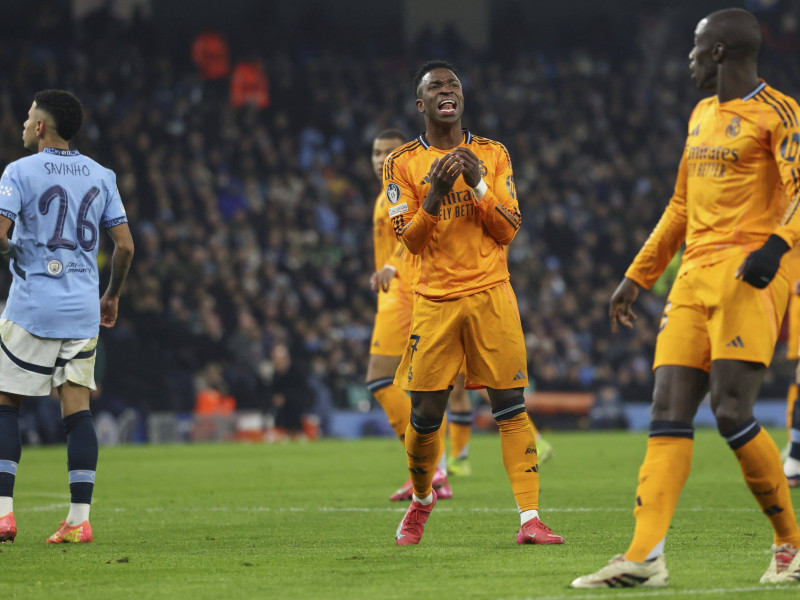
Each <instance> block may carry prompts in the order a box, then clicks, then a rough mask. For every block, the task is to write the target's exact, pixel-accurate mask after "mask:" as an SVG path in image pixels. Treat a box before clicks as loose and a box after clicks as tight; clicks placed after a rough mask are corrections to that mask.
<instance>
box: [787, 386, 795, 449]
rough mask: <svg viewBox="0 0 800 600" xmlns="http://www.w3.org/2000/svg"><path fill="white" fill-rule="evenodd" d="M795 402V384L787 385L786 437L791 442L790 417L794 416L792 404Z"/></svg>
mask: <svg viewBox="0 0 800 600" xmlns="http://www.w3.org/2000/svg"><path fill="white" fill-rule="evenodd" d="M795 402H797V384H796V383H792V384H791V385H789V390H788V391H787V392H786V435H787V436H788V437H789V441H790V442H791V441H792V415H793V414H794V403H795Z"/></svg>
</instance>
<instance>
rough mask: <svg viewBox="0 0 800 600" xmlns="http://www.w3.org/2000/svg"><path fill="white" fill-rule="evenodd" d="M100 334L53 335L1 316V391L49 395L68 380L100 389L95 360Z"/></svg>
mask: <svg viewBox="0 0 800 600" xmlns="http://www.w3.org/2000/svg"><path fill="white" fill-rule="evenodd" d="M96 350H97V336H95V337H93V338H91V339H82V340H76V339H50V338H42V337H39V336H36V335H33V334H32V333H30V332H28V331H26V330H25V329H24V328H22V327H20V326H19V325H17V324H16V323H14V322H13V321H9V320H7V319H0V392H5V393H7V394H19V395H22V396H49V395H50V391H51V390H52V388H54V387H58V386H60V385H61V384H63V383H64V382H65V381H70V382H72V383H76V384H78V385H82V386H85V387H87V388H89V389H90V390H94V389H96V386H95V382H94V363H95V359H96V356H97V352H96Z"/></svg>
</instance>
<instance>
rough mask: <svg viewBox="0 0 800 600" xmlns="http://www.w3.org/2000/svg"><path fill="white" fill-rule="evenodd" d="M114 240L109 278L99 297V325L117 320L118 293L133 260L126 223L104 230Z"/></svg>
mask: <svg viewBox="0 0 800 600" xmlns="http://www.w3.org/2000/svg"><path fill="white" fill-rule="evenodd" d="M106 231H107V232H108V235H109V236H111V239H112V240H113V241H114V254H113V255H112V257H111V278H110V280H109V282H108V287H107V288H106V291H105V293H104V294H103V297H102V298H100V325H101V326H102V327H113V326H114V324H115V323H116V321H117V310H118V307H119V295H120V293H121V292H122V284H123V283H125V278H126V277H127V275H128V270H129V269H130V267H131V261H132V260H133V237H131V230H130V228H129V227H128V224H127V223H122V224H121V225H116V226H114V227H111V228H109V229H107V230H106Z"/></svg>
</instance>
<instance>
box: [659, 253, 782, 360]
mask: <svg viewBox="0 0 800 600" xmlns="http://www.w3.org/2000/svg"><path fill="white" fill-rule="evenodd" d="M743 261H744V256H743V255H737V256H734V257H731V258H729V259H727V260H724V261H722V262H719V263H717V264H714V265H710V266H707V267H698V268H696V269H693V270H691V271H688V272H686V273H683V274H681V275H680V276H679V277H678V279H677V280H676V281H675V283H674V284H673V285H672V290H671V291H670V293H669V297H668V298H667V304H666V306H665V307H664V315H663V316H662V318H661V326H660V329H659V332H658V338H657V340H656V355H655V360H654V361H653V369H655V368H656V367H660V366H662V365H678V366H684V367H693V368H695V369H702V370H704V371H709V370H710V369H711V363H712V361H715V360H719V359H728V360H744V361H750V362H759V363H763V364H764V365H767V366H769V363H770V362H771V361H772V355H773V353H774V352H775V343H776V342H777V340H778V333H779V331H780V325H781V320H782V319H783V315H784V313H785V312H786V303H787V302H788V299H789V282H788V280H787V279H786V277H785V274H784V271H783V269H782V268H781V270H780V271H778V274H777V275H776V276H775V278H774V279H773V280H772V282H771V283H770V284H769V285H768V286H767V287H766V288H764V289H763V290H759V289H756V288H754V287H753V286H751V285H750V284H749V283H745V282H744V281H741V280H740V279H736V270H737V269H738V268H739V265H740V264H742V262H743Z"/></svg>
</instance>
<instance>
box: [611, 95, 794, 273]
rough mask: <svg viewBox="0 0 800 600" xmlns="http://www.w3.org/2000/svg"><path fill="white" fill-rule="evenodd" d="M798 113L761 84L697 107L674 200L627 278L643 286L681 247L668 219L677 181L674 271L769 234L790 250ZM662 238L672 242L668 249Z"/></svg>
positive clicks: (756, 243) (755, 243)
mask: <svg viewBox="0 0 800 600" xmlns="http://www.w3.org/2000/svg"><path fill="white" fill-rule="evenodd" d="M799 114H800V110H799V109H798V106H797V103H796V102H795V101H794V100H793V99H792V98H790V97H788V96H786V95H784V94H782V93H781V92H779V91H777V90H775V89H773V88H771V87H770V86H768V85H767V84H766V83H763V82H762V83H761V84H760V85H759V86H758V87H757V88H756V89H755V90H753V92H752V93H750V94H748V95H747V96H745V97H744V98H736V99H734V100H729V101H727V102H722V103H720V102H719V100H718V98H717V97H716V96H712V97H710V98H706V99H704V100H701V101H700V102H699V103H698V105H697V106H696V107H695V110H694V112H693V113H692V116H691V118H690V119H689V126H688V136H687V140H686V146H685V147H684V152H683V159H682V161H681V167H680V169H679V175H678V184H677V185H676V195H675V196H673V199H672V200H671V201H670V204H669V206H668V207H667V211H665V214H664V217H662V221H660V222H659V224H658V225H657V226H656V230H654V232H653V235H651V237H650V238H649V239H648V241H647V242H646V243H645V246H644V247H643V248H642V251H640V253H639V255H637V257H636V259H635V260H634V262H633V264H632V265H631V267H630V268H629V269H628V272H627V273H626V276H629V277H630V278H631V279H633V280H634V281H636V282H637V283H639V284H640V285H644V286H645V287H649V285H651V284H652V283H653V282H654V281H655V280H656V279H657V278H658V275H660V274H661V271H663V269H664V268H665V267H666V265H667V264H668V262H669V258H671V256H672V254H674V252H675V251H677V249H678V247H680V243H675V242H677V226H676V224H675V223H673V224H672V225H671V226H670V225H669V223H672V221H673V218H671V217H667V213H668V212H670V211H673V209H675V208H677V205H678V203H679V202H678V203H676V202H675V200H678V201H680V198H676V196H678V195H679V187H680V186H681V185H683V184H682V182H681V180H682V179H684V178H685V192H684V201H685V218H686V223H685V227H686V230H685V240H686V251H685V252H684V254H683V258H682V263H681V269H680V271H681V272H685V271H687V270H689V269H693V268H696V267H701V266H705V265H711V264H714V263H717V262H720V261H722V260H725V259H727V258H729V257H731V256H735V255H737V254H747V253H749V252H752V251H753V250H756V249H758V248H760V247H761V245H762V244H763V243H764V242H765V241H766V239H767V238H768V237H769V236H770V234H772V233H775V234H777V235H780V236H781V237H782V238H783V239H784V240H785V241H786V242H787V244H789V246H794V244H795V243H796V242H797V241H798V238H800V214H798V213H799V212H800V211H799V210H798V203H800V163H799V162H798V158H800V157H798V152H799V151H800V128H798V115H799ZM673 212H674V211H673ZM676 214H677V213H676ZM674 216H675V215H673V217H674ZM665 218H666V219H667V220H668V221H669V223H664V219H665ZM662 223H663V224H662ZM673 227H674V228H675V230H674V231H673ZM659 228H661V229H659ZM667 231H669V232H671V235H674V236H676V237H675V238H671V242H670V240H668V239H667V238H670V234H669V233H667ZM668 252H671V254H670V256H669V257H667V256H666V255H665V254H666V253H668ZM662 254H664V256H662Z"/></svg>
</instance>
